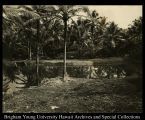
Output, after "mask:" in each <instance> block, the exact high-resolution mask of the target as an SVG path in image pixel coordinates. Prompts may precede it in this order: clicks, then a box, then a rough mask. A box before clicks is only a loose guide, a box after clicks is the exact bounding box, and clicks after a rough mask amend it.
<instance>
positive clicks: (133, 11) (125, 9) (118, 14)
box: [88, 5, 142, 28]
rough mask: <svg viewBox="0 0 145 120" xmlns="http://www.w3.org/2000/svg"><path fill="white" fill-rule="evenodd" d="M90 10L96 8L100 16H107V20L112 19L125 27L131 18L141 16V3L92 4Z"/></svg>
mask: <svg viewBox="0 0 145 120" xmlns="http://www.w3.org/2000/svg"><path fill="white" fill-rule="evenodd" d="M88 7H89V9H90V10H96V11H97V12H98V13H99V15H100V16H105V17H107V20H108V21H114V22H115V23H116V24H118V26H119V27H121V28H127V27H128V25H129V24H131V23H132V21H133V20H135V19H136V18H138V17H139V16H142V5H128V6H127V5H118V6H117V5H114V6H113V5H106V6H105V5H104V6H103V5H93V6H88Z"/></svg>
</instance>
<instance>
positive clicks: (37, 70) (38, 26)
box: [36, 20, 40, 85]
mask: <svg viewBox="0 0 145 120" xmlns="http://www.w3.org/2000/svg"><path fill="white" fill-rule="evenodd" d="M39 29H40V23H39V20H37V43H36V44H37V54H36V81H37V84H38V85H39V82H40V81H39Z"/></svg>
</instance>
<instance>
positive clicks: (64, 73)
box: [63, 20, 67, 81]
mask: <svg viewBox="0 0 145 120" xmlns="http://www.w3.org/2000/svg"><path fill="white" fill-rule="evenodd" d="M66 37H67V20H64V71H63V80H64V81H65V80H66V76H67V71H66V39H67V38H66Z"/></svg>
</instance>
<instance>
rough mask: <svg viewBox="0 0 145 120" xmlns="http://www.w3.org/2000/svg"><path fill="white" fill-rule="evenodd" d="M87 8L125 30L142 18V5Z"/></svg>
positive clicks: (94, 6) (91, 6) (89, 6)
mask: <svg viewBox="0 0 145 120" xmlns="http://www.w3.org/2000/svg"><path fill="white" fill-rule="evenodd" d="M15 6H17V5H15ZM87 7H88V8H89V9H90V10H96V11H97V12H98V13H99V16H102V17H103V16H105V17H107V22H109V21H110V22H112V21H114V22H115V23H116V24H118V26H119V27H121V28H124V29H125V28H127V27H128V25H129V24H131V23H132V21H133V20H135V19H136V18H139V17H140V16H142V5H87Z"/></svg>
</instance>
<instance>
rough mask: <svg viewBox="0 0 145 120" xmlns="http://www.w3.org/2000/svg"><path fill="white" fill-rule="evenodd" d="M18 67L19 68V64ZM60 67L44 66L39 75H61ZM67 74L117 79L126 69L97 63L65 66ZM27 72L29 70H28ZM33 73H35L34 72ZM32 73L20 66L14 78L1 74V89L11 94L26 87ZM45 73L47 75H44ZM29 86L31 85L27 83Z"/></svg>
mask: <svg viewBox="0 0 145 120" xmlns="http://www.w3.org/2000/svg"><path fill="white" fill-rule="evenodd" d="M19 68H21V67H20V66H19ZM34 69H35V68H34ZM62 70H63V69H62V67H60V66H58V67H57V66H55V67H52V66H50V67H49V66H46V67H45V68H43V71H41V69H40V75H42V74H43V77H45V78H51V76H50V77H48V76H49V74H51V73H52V72H53V73H54V74H55V76H53V77H58V76H62ZM67 72H68V75H69V76H70V77H75V78H89V79H102V78H107V79H112V78H113V79H117V78H124V77H126V76H127V75H126V71H125V69H124V66H122V65H118V66H117V65H115V66H113V65H98V66H71V67H68V68H67ZM28 73H29V71H28ZM34 74H35V73H34ZM34 74H28V75H27V74H26V73H23V70H22V68H21V69H19V70H18V72H14V75H13V76H14V80H12V81H11V78H9V77H7V76H6V75H4V76H3V81H4V85H3V90H4V91H5V92H6V93H8V94H11V93H13V92H14V91H19V90H21V89H23V88H24V87H26V84H28V83H30V80H29V79H28V76H29V77H30V78H31V79H33V76H34ZM46 75H47V76H46ZM28 86H31V85H28Z"/></svg>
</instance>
